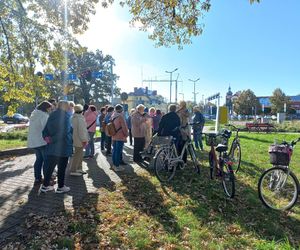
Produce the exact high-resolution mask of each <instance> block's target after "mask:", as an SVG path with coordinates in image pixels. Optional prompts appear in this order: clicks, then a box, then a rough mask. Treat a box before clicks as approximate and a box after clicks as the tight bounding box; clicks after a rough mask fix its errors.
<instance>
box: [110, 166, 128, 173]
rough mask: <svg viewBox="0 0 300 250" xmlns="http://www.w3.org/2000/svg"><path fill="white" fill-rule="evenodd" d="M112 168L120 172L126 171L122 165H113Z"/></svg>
mask: <svg viewBox="0 0 300 250" xmlns="http://www.w3.org/2000/svg"><path fill="white" fill-rule="evenodd" d="M112 170H114V171H115V172H120V171H124V170H125V168H123V167H122V166H119V167H116V166H112Z"/></svg>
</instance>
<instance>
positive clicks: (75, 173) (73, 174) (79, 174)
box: [70, 172, 82, 176]
mask: <svg viewBox="0 0 300 250" xmlns="http://www.w3.org/2000/svg"><path fill="white" fill-rule="evenodd" d="M70 175H71V176H82V173H79V172H71V173H70Z"/></svg>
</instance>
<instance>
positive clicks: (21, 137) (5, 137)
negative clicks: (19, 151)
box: [0, 130, 28, 141]
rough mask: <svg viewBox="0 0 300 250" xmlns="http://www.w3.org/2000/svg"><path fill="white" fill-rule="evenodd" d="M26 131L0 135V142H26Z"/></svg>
mask: <svg viewBox="0 0 300 250" xmlns="http://www.w3.org/2000/svg"><path fill="white" fill-rule="evenodd" d="M27 135H28V131H27V130H24V131H15V132H6V133H0V140H21V141H26V140H27Z"/></svg>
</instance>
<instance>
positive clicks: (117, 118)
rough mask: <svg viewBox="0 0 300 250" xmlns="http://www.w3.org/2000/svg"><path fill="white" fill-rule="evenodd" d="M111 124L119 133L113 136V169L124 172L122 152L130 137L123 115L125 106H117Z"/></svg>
mask: <svg viewBox="0 0 300 250" xmlns="http://www.w3.org/2000/svg"><path fill="white" fill-rule="evenodd" d="M111 122H113V123H114V125H115V128H116V131H117V133H116V134H115V135H113V136H112V141H113V151H112V161H113V166H112V169H113V170H114V171H122V170H124V168H123V167H122V166H120V165H121V164H122V162H123V160H122V151H123V146H124V143H125V142H126V141H127V137H128V127H127V124H126V121H125V118H124V114H123V106H122V105H121V104H117V105H116V106H115V112H114V113H113V114H112V116H111Z"/></svg>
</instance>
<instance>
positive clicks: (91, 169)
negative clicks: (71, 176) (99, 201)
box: [86, 153, 115, 191]
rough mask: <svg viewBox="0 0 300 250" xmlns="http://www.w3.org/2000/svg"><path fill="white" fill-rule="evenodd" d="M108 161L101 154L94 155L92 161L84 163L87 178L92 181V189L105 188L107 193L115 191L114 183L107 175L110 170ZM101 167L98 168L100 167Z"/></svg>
mask: <svg viewBox="0 0 300 250" xmlns="http://www.w3.org/2000/svg"><path fill="white" fill-rule="evenodd" d="M110 161H111V160H110V159H108V160H107V159H106V157H105V156H103V155H102V154H98V153H97V154H96V155H95V157H94V158H93V159H89V160H87V161H86V164H87V171H86V172H87V178H88V179H91V180H92V185H93V187H94V188H96V189H99V188H102V187H104V188H106V189H108V190H109V191H114V190H115V182H114V181H113V180H112V179H111V177H110V176H109V175H108V174H107V171H109V168H110V165H111V163H110ZM99 164H100V165H101V167H100V165H99Z"/></svg>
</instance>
